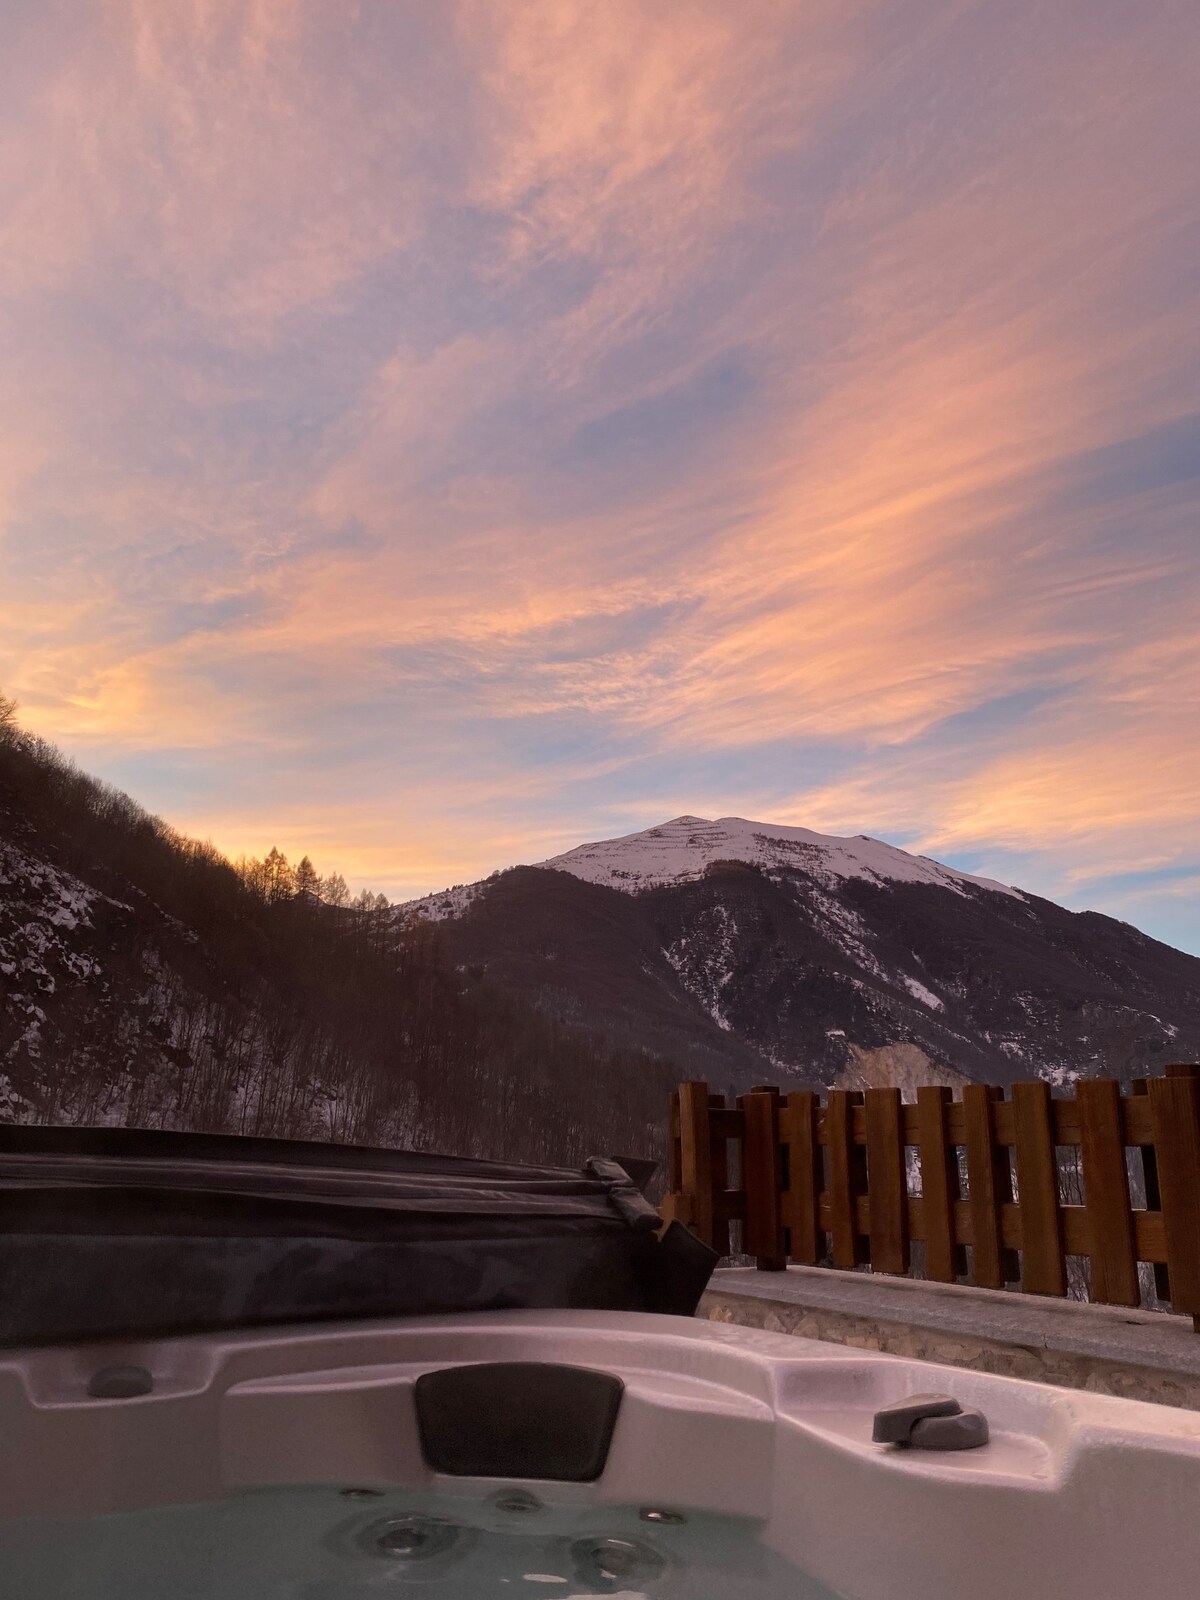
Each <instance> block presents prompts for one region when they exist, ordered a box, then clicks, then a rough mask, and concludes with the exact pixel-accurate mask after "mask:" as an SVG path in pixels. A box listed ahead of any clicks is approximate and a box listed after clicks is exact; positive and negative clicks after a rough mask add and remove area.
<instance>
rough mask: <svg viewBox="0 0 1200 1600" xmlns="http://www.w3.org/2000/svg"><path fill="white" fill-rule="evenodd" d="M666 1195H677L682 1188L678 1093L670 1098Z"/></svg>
mask: <svg viewBox="0 0 1200 1600" xmlns="http://www.w3.org/2000/svg"><path fill="white" fill-rule="evenodd" d="M667 1127H668V1129H669V1130H670V1131H669V1135H668V1138H667V1193H668V1194H677V1193H678V1192H679V1190H680V1189H681V1188H682V1186H683V1167H682V1162H681V1158H680V1149H679V1091H678V1089H677V1090H676V1091H675V1093H674V1094H673V1095H672V1096H671V1109H670V1120H669V1122H668V1124H667Z"/></svg>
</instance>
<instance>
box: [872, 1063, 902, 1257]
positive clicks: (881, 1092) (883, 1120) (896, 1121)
mask: <svg viewBox="0 0 1200 1600" xmlns="http://www.w3.org/2000/svg"><path fill="white" fill-rule="evenodd" d="M866 1124H867V1129H866V1132H867V1145H866V1150H867V1200H868V1206H869V1212H868V1214H869V1216H870V1227H871V1233H870V1239H871V1269H872V1271H874V1272H892V1273H905V1272H907V1271H908V1205H907V1200H908V1182H907V1174H906V1172H905V1165H904V1131H903V1122H902V1118H901V1102H900V1091H899V1089H868V1090H867V1094H866Z"/></svg>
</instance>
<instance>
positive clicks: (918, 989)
mask: <svg viewBox="0 0 1200 1600" xmlns="http://www.w3.org/2000/svg"><path fill="white" fill-rule="evenodd" d="M904 987H905V988H906V989H907V990H908V992H909V994H911V995H912V997H913V999H914V1000H919V1001H920V1002H921V1004H922V1005H923V1006H928V1007H929V1009H930V1010H931V1011H944V1010H945V1009H946V1005H945V1002H944V1001H943V1000H942V999H941V998H940V997H939V996H938V995H936V994H934V992H933V990H932V989H927V988H926V987H925V985H924V984H923V983H921V982H919V981H918V980H917V979H916V978H905V979H904Z"/></svg>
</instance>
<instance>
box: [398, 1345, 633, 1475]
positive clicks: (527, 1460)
mask: <svg viewBox="0 0 1200 1600" xmlns="http://www.w3.org/2000/svg"><path fill="white" fill-rule="evenodd" d="M624 1390H625V1385H624V1384H623V1383H622V1382H621V1380H620V1378H617V1377H614V1376H613V1374H612V1373H610V1372H597V1371H594V1370H593V1369H592V1368H590V1367H571V1366H565V1365H560V1364H558V1363H556V1362H546V1361H498V1362H476V1363H472V1364H471V1365H468V1366H459V1367H443V1368H442V1369H441V1370H440V1371H438V1372H426V1373H423V1374H422V1375H421V1377H419V1378H418V1379H417V1382H416V1406H417V1425H418V1427H419V1429H420V1434H421V1450H422V1453H423V1454H424V1457H425V1460H426V1463H427V1464H428V1465H429V1466H431V1467H432V1468H433V1469H434V1471H435V1472H445V1473H448V1474H449V1475H451V1476H452V1477H456V1478H545V1479H555V1480H557V1481H559V1482H567V1483H590V1482H592V1480H593V1479H595V1478H598V1477H599V1476H600V1474H601V1473H602V1472H603V1471H604V1463H605V1461H606V1460H607V1459H608V1447H609V1444H610V1443H611V1442H612V1434H613V1428H614V1427H615V1426H616V1421H617V1412H618V1411H619V1410H620V1407H621V1396H622V1394H623V1393H624Z"/></svg>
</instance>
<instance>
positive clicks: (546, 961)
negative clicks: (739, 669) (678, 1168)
mask: <svg viewBox="0 0 1200 1600" xmlns="http://www.w3.org/2000/svg"><path fill="white" fill-rule="evenodd" d="M403 909H404V911H405V913H406V914H407V915H409V916H416V917H419V918H429V919H431V920H436V921H438V922H439V923H440V924H441V927H442V931H443V934H444V936H445V937H446V938H447V941H448V946H449V948H450V950H451V952H452V954H453V955H454V956H455V958H456V959H457V960H459V961H460V962H463V963H465V964H469V965H470V966H471V967H472V968H473V969H476V970H479V971H480V972H484V973H486V974H487V975H488V976H490V977H492V978H494V979H495V980H496V981H497V982H499V983H501V984H502V985H506V986H509V987H512V988H514V989H516V990H518V991H519V992H521V993H522V994H523V995H524V996H525V997H526V998H529V999H532V1000H533V1001H534V1003H535V1004H536V1005H538V1006H539V1007H540V1008H541V1009H543V1010H544V1011H546V1012H548V1013H549V1014H550V1015H552V1016H559V1017H568V1016H570V1017H576V1018H580V1019H584V1018H586V1021H587V1025H588V1026H590V1027H595V1028H598V1029H600V1030H602V1031H607V1032H608V1034H609V1036H610V1037H613V1038H619V1039H620V1040H621V1041H622V1043H623V1044H636V1045H638V1046H639V1047H641V1048H644V1049H647V1050H649V1051H652V1052H654V1053H661V1054H666V1055H669V1056H671V1057H672V1058H673V1059H676V1060H677V1061H679V1063H680V1064H681V1066H682V1067H684V1068H685V1070H687V1071H688V1072H690V1073H692V1075H696V1076H709V1077H711V1078H713V1080H714V1082H716V1083H718V1084H720V1085H722V1086H725V1087H730V1088H739V1087H745V1085H746V1084H747V1083H748V1082H751V1081H766V1080H768V1079H774V1080H776V1081H779V1080H783V1081H801V1082H808V1083H814V1084H816V1083H829V1082H835V1081H836V1082H856V1081H857V1080H858V1079H862V1080H863V1081H876V1080H873V1079H872V1074H879V1073H884V1074H886V1072H887V1071H889V1070H891V1068H889V1066H888V1063H889V1062H890V1063H891V1064H892V1067H895V1066H896V1063H897V1062H899V1061H900V1060H901V1059H903V1061H904V1062H905V1066H904V1073H905V1074H906V1075H907V1076H908V1077H912V1075H913V1073H914V1072H916V1073H919V1072H920V1071H921V1070H922V1068H921V1063H922V1062H923V1063H924V1069H923V1070H924V1071H925V1073H926V1075H927V1081H959V1080H963V1079H980V1080H987V1081H991V1082H1000V1083H1005V1082H1011V1081H1013V1080H1015V1079H1016V1078H1020V1077H1030V1076H1038V1077H1042V1078H1044V1079H1046V1080H1048V1081H1050V1082H1051V1083H1065V1082H1068V1081H1071V1080H1072V1079H1073V1078H1075V1077H1079V1076H1088V1075H1097V1074H1100V1073H1105V1074H1111V1075H1114V1076H1118V1077H1126V1078H1129V1077H1132V1076H1137V1075H1144V1074H1147V1073H1151V1072H1153V1071H1154V1070H1155V1069H1156V1067H1157V1066H1158V1065H1159V1064H1160V1063H1161V1062H1162V1061H1164V1060H1165V1059H1167V1057H1168V1055H1173V1054H1176V1053H1183V1054H1190V1055H1193V1056H1195V1055H1200V959H1197V958H1196V957H1193V956H1189V955H1186V954H1185V953H1184V952H1182V951H1176V950H1173V949H1172V948H1171V947H1170V946H1167V945H1163V944H1160V943H1159V942H1158V941H1156V940H1153V939H1151V938H1149V936H1147V935H1145V934H1143V933H1141V932H1140V931H1139V930H1137V929H1135V928H1132V927H1130V926H1129V925H1128V924H1124V923H1119V922H1116V921H1115V920H1113V919H1111V918H1108V917H1104V916H1102V915H1101V914H1099V913H1096V912H1073V911H1068V910H1066V909H1065V908H1064V907H1062V906H1058V905H1056V904H1055V903H1054V902H1053V901H1049V900H1045V899H1043V898H1042V897H1040V896H1037V895H1033V894H1031V893H1029V892H1027V891H1024V890H1021V889H1017V888H1013V887H1011V886H1008V885H1004V884H1001V883H998V882H996V881H995V880H992V879H987V878H980V877H977V876H975V875H973V874H969V873H962V872H958V871H957V870H956V869H953V868H949V867H945V866H943V864H942V863H940V862H936V861H932V860H931V859H930V858H927V857H922V856H913V855H910V854H908V853H907V852H905V851H902V850H900V849H899V848H898V847H896V846H893V845H888V844H886V843H884V842H883V841H881V840H875V839H871V838H870V837H868V836H865V835H859V836H856V837H853V838H839V837H836V836H828V835H821V834H814V833H812V832H811V831H810V830H807V829H798V828H792V827H784V826H781V825H774V824H766V823H757V822H751V821H748V820H747V819H744V818H720V819H717V820H716V821H715V822H714V821H710V820H708V819H705V818H701V817H694V816H690V815H684V816H682V817H677V818H673V819H672V820H671V821H670V822H668V823H665V824H660V825H659V826H657V827H655V828H650V829H645V830H642V831H641V832H640V833H635V834H629V835H624V836H621V837H620V838H617V839H613V840H600V841H593V842H590V843H587V844H584V845H580V846H577V847H575V848H574V849H572V850H569V851H566V852H564V853H562V854H561V855H558V856H554V857H551V858H549V859H548V860H546V861H544V862H542V863H539V864H537V865H532V866H525V867H519V868H514V869H509V871H507V872H503V873H499V874H493V875H492V877H491V878H489V879H485V880H482V881H481V882H479V883H477V884H469V885H462V886H459V887H458V888H456V889H454V890H452V891H446V892H444V893H443V894H442V895H432V896H427V897H425V898H424V899H423V900H420V901H414V902H410V903H409V905H408V906H407V907H405V908H403ZM897 1052H899V1054H897ZM914 1052H915V1054H914ZM896 1070H899V1069H898V1068H896ZM939 1075H940V1076H939Z"/></svg>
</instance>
